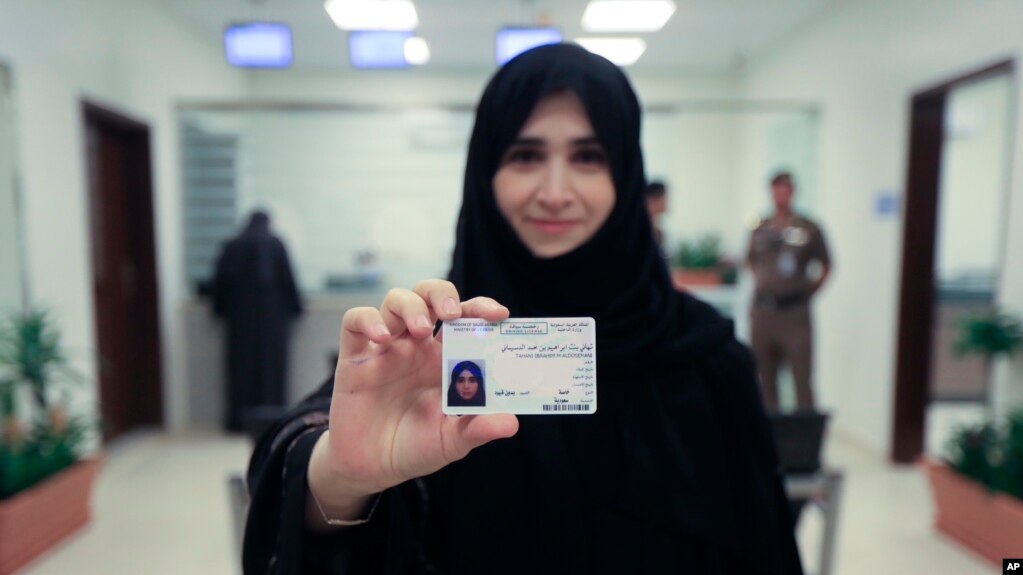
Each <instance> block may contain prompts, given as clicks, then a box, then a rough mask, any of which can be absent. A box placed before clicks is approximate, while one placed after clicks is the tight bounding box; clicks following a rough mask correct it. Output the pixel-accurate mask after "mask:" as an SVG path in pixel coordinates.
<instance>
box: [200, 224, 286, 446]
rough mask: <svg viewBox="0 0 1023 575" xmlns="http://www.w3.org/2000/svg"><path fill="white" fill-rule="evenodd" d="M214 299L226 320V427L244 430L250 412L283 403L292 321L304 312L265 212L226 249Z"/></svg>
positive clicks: (218, 312)
mask: <svg viewBox="0 0 1023 575" xmlns="http://www.w3.org/2000/svg"><path fill="white" fill-rule="evenodd" d="M212 298H213V311H214V313H215V314H216V315H217V316H219V317H221V318H224V319H226V320H227V329H226V349H227V354H226V360H227V361H226V365H227V397H226V400H227V410H226V414H225V422H224V425H225V427H226V428H227V429H228V430H230V431H243V430H244V423H245V422H244V418H245V413H246V410H248V409H251V408H266V407H273V406H283V405H285V402H286V400H287V399H286V392H287V375H286V374H287V357H288V327H289V326H288V323H289V321H290V320H291V319H293V318H294V317H297V316H298V315H300V314H301V313H302V300H301V298H300V296H299V294H298V289H297V288H296V286H295V279H294V277H293V276H292V274H291V264H290V263H289V261H288V252H287V250H286V249H285V248H284V244H283V243H282V242H281V240H280V239H279V238H277V236H275V235H274V234H273V233H272V232H271V231H270V217H269V216H268V215H267V214H266V213H265V212H262V211H256V212H253V214H252V216H251V217H250V219H249V223H248V226H246V228H245V230H244V231H242V233H241V234H239V235H238V236H237V237H235V238H233V239H231V240H230V241H228V242H227V244H225V245H224V248H223V251H222V252H221V254H220V258H219V259H218V260H217V267H216V272H215V274H214V277H213V285H212Z"/></svg>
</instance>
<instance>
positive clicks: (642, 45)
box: [575, 38, 646, 66]
mask: <svg viewBox="0 0 1023 575" xmlns="http://www.w3.org/2000/svg"><path fill="white" fill-rule="evenodd" d="M575 41H576V43H578V44H579V45H580V46H582V47H583V48H586V49H587V50H589V51H590V52H593V53H594V54H597V55H600V56H603V57H605V58H607V59H608V60H611V61H612V62H614V63H615V64H617V65H619V66H630V65H632V64H635V63H636V60H639V57H640V56H642V55H643V52H644V51H646V42H644V41H643V39H642V38H576V39H575Z"/></svg>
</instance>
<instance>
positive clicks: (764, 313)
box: [747, 172, 831, 410]
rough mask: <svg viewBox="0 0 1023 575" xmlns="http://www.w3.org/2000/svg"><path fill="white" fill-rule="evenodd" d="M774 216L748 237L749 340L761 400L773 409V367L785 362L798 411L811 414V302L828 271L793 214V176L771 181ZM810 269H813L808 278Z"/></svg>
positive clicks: (827, 261)
mask: <svg viewBox="0 0 1023 575" xmlns="http://www.w3.org/2000/svg"><path fill="white" fill-rule="evenodd" d="M771 193H772V195H773V198H774V208H775V210H774V214H773V215H772V216H770V217H768V218H765V219H764V220H762V221H761V222H760V224H759V225H758V226H757V227H756V229H755V230H753V234H752V235H751V236H750V242H749V251H748V256H747V263H748V264H749V266H750V269H751V270H752V271H753V278H754V283H755V284H756V287H755V290H754V295H753V303H752V305H751V306H750V320H751V321H750V332H751V333H750V335H751V338H750V339H751V342H750V343H751V345H752V347H753V354H754V355H755V356H756V359H757V366H758V369H759V371H760V380H761V383H762V385H763V391H764V401H765V402H766V404H767V407H768V409H771V410H777V409H778V368H779V367H781V364H782V362H784V363H787V364H788V366H789V368H790V369H791V371H792V378H793V380H795V385H796V401H797V403H798V407H799V409H813V408H814V399H813V387H812V371H813V367H812V361H813V329H812V323H811V318H810V300H811V299H812V298H813V296H814V295H815V294H816V293H817V292H818V291H819V290H820V289H821V286H823V285H824V282H825V281H827V279H828V275H829V274H830V272H831V258H830V256H829V255H828V248H827V244H826V243H825V241H824V234H823V233H822V232H821V229H820V228H819V227H818V226H817V224H815V223H814V222H812V221H810V220H809V219H808V218H806V217H804V216H802V215H799V214H796V213H795V212H794V211H793V205H792V197H793V195H795V184H794V183H793V181H792V174H790V173H788V172H781V173H779V174H777V175H776V176H774V178H772V179H771ZM811 268H818V269H817V272H816V273H814V274H810V273H809V272H810V271H811Z"/></svg>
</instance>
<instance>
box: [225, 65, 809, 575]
mask: <svg viewBox="0 0 1023 575" xmlns="http://www.w3.org/2000/svg"><path fill="white" fill-rule="evenodd" d="M562 90H569V91H572V92H573V93H575V94H576V95H577V96H578V97H579V99H580V100H581V101H582V103H583V104H584V106H585V108H586V110H587V113H588V115H589V118H590V122H591V123H592V125H593V127H594V130H595V132H596V136H597V138H598V140H599V141H600V143H601V145H602V146H603V148H604V150H605V152H606V154H607V157H608V158H609V165H610V169H611V174H612V178H613V180H614V184H615V191H616V202H615V207H614V209H613V211H612V213H611V215H610V216H609V218H608V220H607V222H606V223H605V224H604V226H603V227H602V228H601V230H600V231H598V232H597V234H596V235H595V236H594V237H593V238H592V239H590V240H589V241H588V242H587V243H586V244H585V245H583V246H581V247H580V248H578V249H576V250H574V251H572V252H570V253H568V254H566V255H563V256H559V257H556V258H551V259H538V258H535V257H533V256H532V255H531V254H530V252H529V251H528V249H527V248H526V247H525V246H524V245H523V244H522V242H521V241H519V239H518V237H517V236H516V235H515V234H514V232H513V231H512V229H511V227H510V225H509V224H508V223H507V221H506V220H505V219H504V218H503V216H502V215H501V213H500V211H499V210H498V208H497V206H496V202H495V200H494V197H493V189H492V185H491V182H492V180H493V175H494V173H495V171H496V170H497V168H498V165H499V162H500V158H501V156H502V154H503V152H504V150H505V149H507V147H508V145H509V143H510V142H511V141H512V139H513V138H514V137H515V136H516V135H517V134H518V132H519V130H520V129H521V127H522V125H523V124H524V123H525V121H526V119H527V118H528V116H529V114H530V113H531V111H532V109H533V107H534V106H535V104H536V103H537V101H539V100H540V99H541V98H542V97H544V96H546V95H548V94H551V93H554V92H558V91H562ZM644 185H645V177H644V173H643V160H642V153H641V150H640V148H639V104H638V101H637V99H636V96H635V94H634V93H633V91H632V89H631V87H630V86H629V84H628V81H627V79H626V78H625V76H624V75H623V74H622V73H621V71H620V70H618V69H617V68H616V67H615V66H613V65H612V64H610V63H609V62H607V61H606V60H604V59H603V58H600V57H598V56H594V55H592V54H589V53H588V52H586V51H584V50H582V49H581V48H579V47H577V46H572V45H557V46H547V47H542V48H537V49H534V50H531V51H529V52H526V53H524V54H523V55H521V56H519V57H518V58H516V59H514V60H512V61H511V62H509V63H508V64H507V65H506V66H505V67H504V68H502V69H501V70H500V71H499V72H498V73H497V74H496V75H495V77H494V78H493V79H492V80H491V82H490V84H489V85H488V87H487V89H486V91H485V92H484V95H483V98H482V100H481V102H480V105H479V108H478V110H477V117H476V126H475V128H474V131H473V136H472V140H471V143H470V146H469V156H468V160H467V163H466V176H465V190H464V197H463V204H462V211H461V213H460V216H459V223H458V237H457V242H456V248H455V254H454V261H453V266H452V272H451V280H452V282H454V284H455V285H456V286H457V287H458V289H459V293H460V294H461V296H462V297H463V299H468V298H470V297H474V296H477V295H486V296H490V297H493V298H495V299H497V300H498V301H500V302H501V303H503V304H505V305H507V306H508V307H509V309H510V310H511V312H512V316H513V317H515V316H518V317H540V316H562V317H571V316H591V317H594V318H595V320H596V326H597V361H598V365H597V369H598V376H597V386H598V394H599V396H600V410H599V411H598V412H597V413H595V414H593V415H587V416H520V417H519V421H520V429H519V432H518V434H517V435H515V436H514V437H511V438H509V439H502V440H498V441H494V442H492V443H489V444H487V445H485V446H483V447H480V448H477V449H476V450H474V451H473V452H472V453H470V454H469V456H468V457H466V458H465V459H463V460H461V461H458V462H456V463H453V464H451V465H449V466H447V467H445V468H444V469H442V470H440V471H439V472H437V473H434V474H432V475H429V476H427V477H423V478H420V479H417V480H415V481H409V482H406V483H404V484H402V485H399V486H397V487H395V488H392V489H389V490H387V491H385V492H384V493H383V494H382V495H381V498H380V502H379V505H378V507H377V508H376V512H375V514H374V515H373V518H372V519H371V521H370V522H369V523H368V524H365V525H361V526H358V527H353V528H349V529H346V530H345V531H343V532H339V533H336V534H333V535H327V536H314V535H311V534H309V533H307V532H306V531H305V530H304V527H303V525H304V524H303V520H304V513H305V503H306V499H305V498H306V490H307V486H306V483H305V472H306V467H307V465H308V461H309V456H310V452H311V450H312V446H313V445H314V443H315V441H316V439H317V438H318V437H319V435H320V434H321V433H322V432H323V430H324V429H325V428H326V425H327V417H326V413H327V410H328V408H329V402H330V396H331V388H332V384H331V383H329V382H328V383H327V384H326V385H325V386H324V387H323V388H321V389H320V391H318V392H317V394H315V395H314V396H313V397H311V398H310V399H309V400H307V401H306V402H305V403H304V404H303V405H301V406H300V407H299V408H298V409H297V410H296V411H295V412H294V413H293V414H292V415H291V416H290V417H289V418H286V419H285V420H284V421H282V422H281V423H280V424H279V425H278V427H277V428H276V429H274V430H271V432H270V433H268V435H267V436H265V437H264V438H263V440H262V441H261V442H260V445H259V446H258V447H257V449H256V451H255V453H254V454H253V458H252V462H251V465H250V468H249V484H250V486H251V487H252V490H253V501H252V507H251V509H250V513H249V520H248V526H247V531H246V545H245V555H244V560H245V570H246V573H267V572H274V573H297V572H308V573H318V572H322V573H341V572H345V571H343V570H341V569H342V567H341V566H342V565H343V564H345V563H346V562H347V564H348V565H349V567H351V572H353V573H386V574H397V573H426V572H438V573H451V574H463V573H464V574H470V573H471V574H478V573H509V574H511V573H632V572H643V573H694V574H733V573H734V574H739V573H764V574H774V575H781V574H785V575H789V574H798V573H801V568H800V566H799V558H798V554H797V551H796V547H795V540H794V536H793V533H792V530H791V527H790V524H789V521H788V511H787V507H786V502H785V496H784V493H783V490H782V485H781V479H780V476H779V474H778V472H777V458H776V455H775V451H774V446H773V442H772V437H771V432H770V429H769V426H768V424H767V419H766V417H765V414H764V411H763V408H762V404H761V399H760V397H759V391H758V386H757V382H756V379H755V378H756V376H755V369H754V365H753V361H752V359H751V356H750V354H749V352H748V351H747V349H746V348H745V347H744V346H742V345H741V344H739V343H738V342H737V341H736V340H735V338H734V336H733V330H732V324H731V322H730V321H728V320H725V319H723V318H721V317H720V316H719V315H718V314H717V313H716V312H715V311H714V310H713V309H712V308H710V306H708V305H706V304H704V303H702V302H699V301H697V300H696V299H694V298H692V297H690V296H688V295H684V294H680V293H677V292H675V291H674V290H673V289H672V287H671V284H670V281H669V279H668V273H667V269H666V268H665V265H664V262H663V260H662V259H661V258H660V256H659V252H658V250H657V247H656V245H655V243H654V241H653V233H652V230H651V227H650V222H649V218H648V216H647V214H646V212H645V209H644V205H643V198H642V190H643V186H644ZM438 378H439V375H438Z"/></svg>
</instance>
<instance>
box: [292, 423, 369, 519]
mask: <svg viewBox="0 0 1023 575" xmlns="http://www.w3.org/2000/svg"><path fill="white" fill-rule="evenodd" d="M328 441H329V432H328V431H324V432H323V434H322V435H320V437H319V439H317V441H316V445H315V446H313V451H312V455H311V456H310V457H309V467H308V469H307V472H306V478H307V482H308V485H309V494H308V495H309V497H308V502H307V505H306V523H307V525H308V526H309V527H311V528H313V529H315V530H317V531H326V530H331V529H335V528H336V527H338V526H339V525H344V524H346V523H347V524H357V523H360V522H361V520H363V519H366V517H365V515H367V513H368V509H367V508H368V506H369V503H370V500H371V499H372V498H373V495H374V493H371V492H364V490H360V489H358V488H356V487H354V486H352V485H348V484H347V483H346V482H345V481H344V479H343V478H342V477H341V476H339V475H338V474H337V473H336V472H335V471H334V470H333V469H332V468H331V466H330V465H329V463H328V462H327V459H326V455H327V449H328V445H327V442H328Z"/></svg>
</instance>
